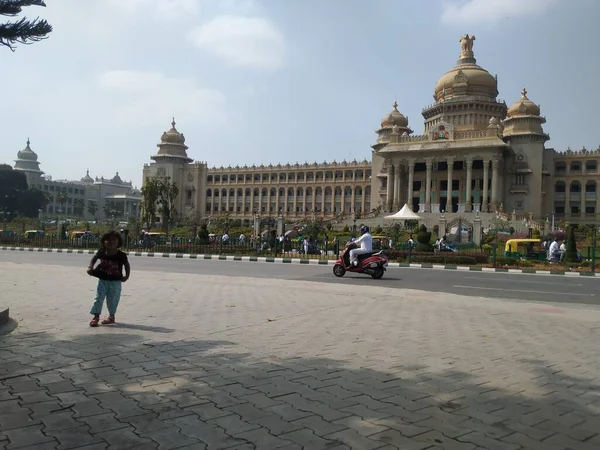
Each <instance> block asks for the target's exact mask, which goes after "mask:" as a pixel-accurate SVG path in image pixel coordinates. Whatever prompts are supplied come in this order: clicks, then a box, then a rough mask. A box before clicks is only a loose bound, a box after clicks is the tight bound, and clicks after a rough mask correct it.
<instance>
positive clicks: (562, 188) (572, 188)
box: [554, 180, 598, 193]
mask: <svg viewBox="0 0 600 450" xmlns="http://www.w3.org/2000/svg"><path fill="white" fill-rule="evenodd" d="M583 188H584V186H582V185H581V183H580V182H579V181H572V182H571V183H570V184H569V192H571V193H576V192H582V189H583ZM597 188H598V186H597V183H596V182H595V181H594V180H590V181H588V182H586V183H585V192H596V189H597ZM554 192H557V193H564V192H567V185H566V183H565V182H564V181H557V182H556V183H555V184H554Z"/></svg>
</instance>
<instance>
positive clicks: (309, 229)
mask: <svg viewBox="0 0 600 450" xmlns="http://www.w3.org/2000/svg"><path fill="white" fill-rule="evenodd" d="M324 232H325V226H324V225H323V221H322V220H321V219H316V220H310V221H308V222H307V223H306V225H304V226H303V227H302V235H303V236H305V237H307V238H309V239H318V238H319V236H320V235H322V234H323V233H324Z"/></svg>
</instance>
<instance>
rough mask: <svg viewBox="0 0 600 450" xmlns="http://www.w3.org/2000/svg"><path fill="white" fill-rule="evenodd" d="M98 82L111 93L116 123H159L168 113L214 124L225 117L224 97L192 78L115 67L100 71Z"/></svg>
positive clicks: (143, 124)
mask: <svg viewBox="0 0 600 450" xmlns="http://www.w3.org/2000/svg"><path fill="white" fill-rule="evenodd" d="M98 82H99V85H100V87H101V88H103V89H105V90H106V94H108V95H112V97H111V98H112V101H111V102H110V103H111V107H112V109H113V113H114V116H113V117H114V119H115V120H116V121H117V122H119V123H127V124H130V125H141V126H161V125H164V121H165V117H170V115H171V114H175V115H176V116H184V117H186V120H187V121H189V122H193V123H196V124H197V123H205V124H208V123H211V124H215V123H218V122H221V120H222V119H224V118H225V114H224V106H225V96H224V95H223V94H222V93H221V92H219V91H217V90H214V89H206V88H201V87H199V86H197V85H196V82H195V81H194V79H192V78H170V77H167V76H165V75H164V74H163V73H160V72H144V71H135V70H114V71H108V72H105V73H103V74H102V75H101V76H100V77H99V79H98Z"/></svg>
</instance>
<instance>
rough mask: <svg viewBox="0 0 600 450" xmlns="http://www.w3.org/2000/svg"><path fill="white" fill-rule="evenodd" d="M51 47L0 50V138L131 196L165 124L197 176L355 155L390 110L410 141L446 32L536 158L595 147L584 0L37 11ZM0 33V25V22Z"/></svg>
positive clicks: (229, 3) (442, 67)
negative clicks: (521, 101) (178, 135)
mask: <svg viewBox="0 0 600 450" xmlns="http://www.w3.org/2000/svg"><path fill="white" fill-rule="evenodd" d="M47 4H48V7H47V8H35V7H30V8H27V15H28V16H32V17H35V16H37V15H40V16H42V17H45V18H47V19H48V20H49V21H50V22H51V23H52V25H53V26H54V28H55V31H54V32H53V33H52V35H51V37H50V38H49V39H48V40H46V41H44V42H41V43H37V44H34V45H32V46H28V47H25V46H20V47H18V49H17V51H16V52H15V53H11V52H10V51H9V50H7V49H5V50H3V49H0V67H1V70H0V83H1V85H2V86H3V87H4V89H3V92H2V103H1V104H2V108H0V123H1V124H2V132H3V133H2V135H3V141H2V145H1V146H0V163H4V162H7V163H11V164H12V162H13V160H14V159H15V157H16V153H17V151H19V150H20V149H22V148H23V147H24V146H25V141H26V140H27V138H28V137H29V138H30V139H31V145H32V148H33V149H34V150H35V151H36V152H37V153H38V155H39V159H40V161H41V163H42V170H44V171H45V172H46V173H48V174H50V175H52V176H53V177H54V178H55V179H58V178H69V179H74V178H81V177H82V176H83V175H85V171H86V168H89V169H90V173H91V174H92V175H93V176H101V175H103V176H105V177H112V176H113V175H114V173H115V172H116V171H119V172H120V174H121V176H122V177H123V178H124V179H126V180H132V181H133V182H134V184H139V183H140V180H141V175H142V165H143V164H144V163H146V162H149V157H150V155H152V154H154V153H155V152H156V144H157V142H158V140H159V138H160V135H161V134H162V133H163V131H165V130H167V129H168V128H169V126H170V125H169V124H170V122H171V117H172V116H173V115H175V118H176V121H177V128H178V129H179V131H181V132H183V133H184V134H185V136H186V139H187V143H188V145H189V146H190V149H189V150H188V154H189V155H190V157H192V158H194V159H196V160H203V161H208V163H209V165H210V166H220V165H224V166H227V165H237V164H239V165H244V164H250V165H251V164H260V163H266V164H269V163H273V164H277V163H278V162H281V163H285V162H291V163H294V162H304V161H309V162H312V161H315V160H316V161H319V162H321V161H323V160H328V161H332V160H334V159H335V160H338V161H341V160H344V159H346V160H351V159H354V158H356V159H364V158H367V159H369V158H370V152H371V149H370V147H369V146H370V145H371V144H372V143H373V142H374V139H375V134H374V130H375V129H376V128H377V127H378V125H379V122H380V121H381V118H382V117H383V116H384V115H385V114H386V113H387V112H389V110H390V109H391V105H392V103H393V102H394V99H397V100H398V103H399V109H400V111H401V112H403V113H404V114H407V115H408V116H409V120H410V126H411V128H413V129H414V130H415V133H416V134H420V133H421V132H422V130H423V121H422V117H421V110H422V108H423V107H425V106H427V105H429V104H431V103H433V98H432V94H433V88H434V85H435V82H436V81H437V79H438V78H439V77H440V76H442V75H443V74H444V73H445V72H446V71H447V70H449V69H451V68H452V67H453V66H454V64H455V62H456V59H457V58H458V54H459V52H460V46H459V43H458V40H459V37H460V35H462V34H464V33H469V34H475V35H476V37H477V40H476V42H475V46H474V50H475V56H476V58H477V61H478V63H479V64H480V65H481V66H483V67H484V68H486V69H488V70H489V71H490V72H491V73H492V74H498V80H499V90H500V98H502V99H504V100H506V102H507V103H508V104H509V105H510V104H512V103H513V102H514V101H516V100H517V99H518V98H519V95H520V94H519V93H520V91H521V89H522V87H523V86H526V87H527V89H528V91H529V97H530V99H532V100H533V101H535V102H536V103H539V104H541V108H542V114H543V115H545V116H547V119H548V123H547V124H546V126H545V129H546V131H547V132H549V133H550V135H551V141H550V142H548V144H547V145H548V146H552V147H554V148H556V149H560V150H564V149H566V148H567V146H571V147H572V148H578V149H579V148H581V147H582V146H583V145H585V146H586V147H587V148H596V147H598V145H599V144H600V138H598V133H597V131H596V130H597V128H598V126H597V124H596V122H595V121H596V120H597V116H598V114H597V105H598V104H600V92H599V90H598V81H597V79H598V71H599V69H600V52H598V50H597V48H596V44H597V41H598V39H597V37H596V36H595V34H596V32H595V29H596V26H597V18H598V17H599V16H600V2H598V1H597V0H569V1H567V0H470V1H465V0H370V1H364V0H95V1H91V0H85V1H83V0H47ZM0 20H2V19H0Z"/></svg>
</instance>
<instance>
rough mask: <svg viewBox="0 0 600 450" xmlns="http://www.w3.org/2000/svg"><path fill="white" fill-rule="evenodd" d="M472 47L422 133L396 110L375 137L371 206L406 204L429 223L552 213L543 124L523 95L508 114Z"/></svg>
mask: <svg viewBox="0 0 600 450" xmlns="http://www.w3.org/2000/svg"><path fill="white" fill-rule="evenodd" d="M474 41H475V36H469V35H464V36H462V37H461V39H460V54H459V58H458V61H457V63H456V65H455V66H454V67H453V68H452V69H451V70H449V71H448V72H447V73H445V74H444V75H443V76H442V77H441V78H440V79H439V80H438V81H437V83H436V84H435V88H434V94H433V98H434V100H435V103H434V104H432V105H430V106H427V107H426V108H424V109H423V111H422V115H423V119H424V132H423V134H421V135H416V136H415V135H413V134H412V130H410V128H408V119H407V118H405V117H404V115H402V114H401V113H400V112H399V111H398V109H397V105H396V104H394V109H393V111H392V112H391V113H389V114H388V115H387V116H386V117H385V118H384V119H383V121H382V123H381V128H380V129H379V130H377V141H376V143H375V144H374V145H373V146H372V149H373V156H372V159H373V174H374V176H373V178H372V186H371V191H372V192H373V193H374V195H376V196H377V198H376V199H375V201H374V202H373V200H372V202H373V203H379V204H381V205H382V207H383V208H384V210H385V211H388V212H392V211H397V210H398V209H399V208H401V207H402V206H403V205H404V204H405V203H407V204H408V205H409V206H410V207H411V208H413V209H414V210H415V211H419V213H421V214H424V215H426V216H430V217H431V216H433V215H435V214H441V213H445V214H446V216H447V217H450V218H451V217H452V214H461V215H462V214H473V213H477V215H480V216H481V217H482V218H484V219H486V218H487V219H488V220H489V218H490V215H491V213H494V216H496V215H497V214H503V213H504V211H513V210H514V211H515V213H521V214H527V215H533V217H536V218H539V217H541V216H542V215H543V214H546V213H547V211H548V208H549V207H550V205H549V202H548V201H546V199H545V196H546V193H547V189H546V187H545V186H546V177H547V175H550V173H549V172H548V171H547V170H546V169H545V168H546V167H549V163H550V162H551V160H552V155H553V151H552V150H546V149H545V148H544V143H545V142H546V141H547V140H548V135H547V134H546V133H545V132H544V130H543V128H542V125H543V124H544V123H545V119H544V118H543V117H541V116H540V108H539V106H537V105H535V104H534V103H533V102H531V101H530V100H529V98H528V97H527V93H526V91H525V90H523V92H522V96H521V99H519V100H518V101H517V103H515V104H514V105H513V106H511V107H510V108H507V105H506V103H504V102H503V101H501V100H499V99H498V79H497V77H496V76H493V75H491V74H490V73H489V72H488V71H487V70H485V69H484V68H482V67H481V66H479V65H478V64H477V60H476V59H475V54H474V52H473V44H474Z"/></svg>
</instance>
